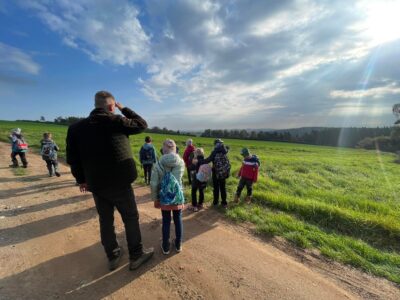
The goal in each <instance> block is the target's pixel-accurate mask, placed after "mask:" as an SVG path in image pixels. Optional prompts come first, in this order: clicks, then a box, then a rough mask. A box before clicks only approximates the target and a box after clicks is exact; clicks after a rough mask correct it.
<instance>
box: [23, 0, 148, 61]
mask: <svg viewBox="0 0 400 300" xmlns="http://www.w3.org/2000/svg"><path fill="white" fill-rule="evenodd" d="M21 5H22V6H23V7H26V8H29V9H32V10H34V11H36V12H37V14H38V16H39V17H40V19H41V20H42V21H43V22H44V23H45V24H46V25H47V26H48V27H49V28H50V29H51V30H53V31H55V32H58V33H59V34H61V35H62V37H63V38H62V39H63V43H64V44H65V45H67V46H69V47H72V48H79V49H82V50H83V51H84V52H86V53H87V54H89V56H90V57H91V58H92V59H93V60H95V61H97V62H105V61H107V62H110V63H112V64H116V65H131V66H133V65H134V64H135V63H141V62H144V61H147V59H148V57H149V51H150V48H149V37H148V36H147V35H146V33H145V32H144V30H143V28H142V26H141V24H140V22H139V20H138V18H137V17H138V13H139V12H138V10H137V9H136V7H135V6H134V5H132V4H131V3H130V2H129V1H127V0H113V1H111V0H77V1H66V0H63V1H56V2H53V1H51V2H50V1H46V0H38V1H29V2H26V1H21Z"/></svg>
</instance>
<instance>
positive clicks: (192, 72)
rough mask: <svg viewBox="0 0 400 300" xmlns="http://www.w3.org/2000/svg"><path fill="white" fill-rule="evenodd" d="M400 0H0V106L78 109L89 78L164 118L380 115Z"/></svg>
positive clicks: (374, 120) (382, 120) (295, 123)
mask: <svg viewBox="0 0 400 300" xmlns="http://www.w3.org/2000/svg"><path fill="white" fill-rule="evenodd" d="M399 11H400V0H395V1H393V0H391V1H390V0H388V1H384V0H376V1H374V0H366V1H348V0H342V1H340V0H336V1H328V0H326V1H324V0H320V1H317V0H315V1H312V0H304V1H285V0H275V1H266V0H263V1H253V0H247V1H245V0H243V1H234V0H226V1H224V0H216V1H208V0H198V1H194V0H186V1H172V0H171V1H165V0H148V1H133V0H75V1H68V0H35V1H33V0H32V1H29V0H20V1H18V0H15V1H7V0H0V103H1V106H2V107H1V109H0V119H8V120H13V119H38V118H39V117H40V116H42V115H43V116H45V117H46V118H47V119H54V118H55V117H57V116H70V115H74V116H86V115H87V114H88V113H89V112H90V111H91V109H92V106H93V95H94V93H95V92H96V91H97V90H101V89H106V90H109V91H111V92H112V93H113V94H114V95H115V96H116V98H117V100H119V101H121V102H123V103H124V104H126V105H127V106H129V107H132V108H133V109H135V110H136V111H137V112H138V113H140V114H142V115H143V116H144V117H145V118H146V119H147V120H148V121H149V124H150V126H155V125H158V126H166V127H168V128H172V129H204V128H289V127H290V128H292V127H300V126H382V125H390V124H392V123H393V122H394V117H393V116H392V114H391V106H392V105H393V104H394V103H397V102H400V18H399V17H398V12H399Z"/></svg>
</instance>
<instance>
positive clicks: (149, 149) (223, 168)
mask: <svg viewBox="0 0 400 300" xmlns="http://www.w3.org/2000/svg"><path fill="white" fill-rule="evenodd" d="M9 138H10V141H11V149H12V150H11V160H12V165H10V167H13V168H17V167H18V166H19V163H18V160H17V156H19V157H20V159H21V162H22V165H23V167H24V168H27V167H28V161H27V159H26V152H27V151H28V143H27V142H26V141H25V139H24V137H23V135H22V132H21V129H20V128H17V129H14V130H13V131H12V132H11V134H10V136H9ZM40 145H41V150H40V153H41V155H42V159H43V160H44V161H45V162H46V166H47V169H48V171H49V176H50V177H52V176H54V175H56V176H57V177H59V176H61V174H60V173H59V172H58V161H57V151H59V148H58V146H57V144H56V143H55V142H54V141H53V139H52V134H51V133H49V132H46V133H44V134H43V139H42V140H41V141H40ZM160 152H161V154H162V156H161V158H160V159H157V155H156V151H155V148H154V146H153V144H152V139H151V137H149V136H147V137H146V138H145V144H144V145H143V146H142V147H141V149H140V152H139V159H140V163H141V165H142V167H143V170H144V178H145V182H146V184H148V185H150V187H151V194H152V199H154V206H155V207H156V208H159V209H161V214H162V242H161V249H162V252H163V254H165V255H167V254H169V253H170V247H171V245H170V226H171V220H172V219H173V220H174V225H175V240H174V241H173V245H174V247H175V250H176V251H177V252H180V251H181V250H182V234H183V223H182V209H183V207H184V203H185V199H184V195H183V182H182V178H183V175H184V172H185V168H186V170H187V174H188V182H189V184H190V186H191V197H192V207H191V209H192V210H193V211H194V212H197V211H199V210H200V209H202V208H203V203H204V191H205V189H206V187H207V184H208V182H209V181H211V180H212V182H213V196H214V199H213V205H214V206H217V205H218V204H219V197H220V196H221V205H222V207H223V208H227V205H228V203H227V192H226V179H227V178H228V177H229V176H230V171H231V164H230V161H229V158H228V152H229V147H227V146H225V144H224V142H223V141H222V140H221V139H216V140H215V141H214V149H213V151H212V152H211V154H210V155H209V156H208V157H207V158H205V154H204V149H203V148H196V147H195V146H194V145H193V141H192V140H191V139H189V140H187V142H186V149H185V152H184V154H183V159H182V158H181V157H180V156H179V150H178V148H177V146H176V144H175V142H174V141H173V140H170V139H167V140H165V141H164V143H163V146H162V148H161V151H160ZM240 154H241V155H242V156H243V162H242V166H241V168H240V170H239V173H238V177H239V178H240V181H239V184H238V187H237V190H236V193H235V198H234V201H235V202H236V203H237V202H239V200H240V195H241V193H242V190H243V189H244V187H246V188H247V197H246V200H245V201H246V202H251V197H252V192H253V183H254V182H256V181H257V177H258V168H259V166H260V161H259V159H258V157H257V156H256V155H251V153H250V151H249V150H248V149H247V148H243V149H242V151H241V153H240ZM210 163H211V164H212V166H210ZM197 195H198V197H197Z"/></svg>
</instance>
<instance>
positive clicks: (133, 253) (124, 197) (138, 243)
mask: <svg viewBox="0 0 400 300" xmlns="http://www.w3.org/2000/svg"><path fill="white" fill-rule="evenodd" d="M93 198H94V201H95V203H96V208H97V212H98V213H99V221H100V235H101V243H102V244H103V247H104V250H105V252H106V254H107V257H108V258H112V257H113V256H112V252H113V250H114V249H116V248H118V242H117V237H116V235H115V229H114V208H117V210H118V212H119V213H120V215H121V217H122V221H123V222H124V225H125V234H126V240H127V242H128V249H129V256H130V258H131V259H136V258H138V257H139V256H141V255H142V253H143V245H142V236H141V233H140V227H139V213H138V210H137V206H136V201H135V194H134V193H133V189H132V187H131V186H128V187H125V188H120V189H118V190H115V189H113V190H111V189H110V190H105V191H101V192H100V191H98V192H93Z"/></svg>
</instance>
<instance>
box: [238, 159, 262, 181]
mask: <svg viewBox="0 0 400 300" xmlns="http://www.w3.org/2000/svg"><path fill="white" fill-rule="evenodd" d="M260 165H261V163H260V160H259V159H258V157H257V155H252V156H249V157H245V158H244V160H243V162H242V166H241V168H240V170H239V174H238V175H239V177H243V178H245V179H250V180H252V181H253V182H256V181H257V179H258V168H259V167H260Z"/></svg>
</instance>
